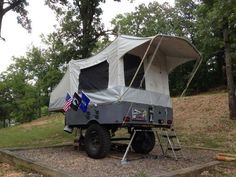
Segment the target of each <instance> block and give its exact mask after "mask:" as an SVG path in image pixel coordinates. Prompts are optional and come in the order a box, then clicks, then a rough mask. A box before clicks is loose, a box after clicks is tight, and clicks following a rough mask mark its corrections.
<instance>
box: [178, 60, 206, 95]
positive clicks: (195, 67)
mask: <svg viewBox="0 0 236 177" xmlns="http://www.w3.org/2000/svg"><path fill="white" fill-rule="evenodd" d="M201 64H202V57H201V58H200V60H199V62H196V64H195V66H194V68H193V71H192V73H191V76H190V78H189V80H188V83H187V85H186V87H185V89H184V91H183V92H182V94H181V95H180V97H183V96H184V95H185V93H186V91H187V89H188V87H189V85H190V83H191V82H192V80H193V77H194V76H195V74H196V73H197V71H198V69H199V67H200V65H201Z"/></svg>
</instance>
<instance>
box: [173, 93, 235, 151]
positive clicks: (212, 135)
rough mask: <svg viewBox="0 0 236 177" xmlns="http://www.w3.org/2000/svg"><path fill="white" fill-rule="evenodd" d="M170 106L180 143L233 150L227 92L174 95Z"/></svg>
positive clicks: (233, 123)
mask: <svg viewBox="0 0 236 177" xmlns="http://www.w3.org/2000/svg"><path fill="white" fill-rule="evenodd" d="M173 107H174V119H175V120H174V123H175V128H176V130H177V131H178V133H179V135H181V141H182V143H184V144H187V145H190V146H204V147H210V148H220V149H227V150H229V151H234V152H236V121H233V120H230V119H229V112H228V98H227V93H225V92H220V93H212V94H203V95H198V96H189V97H183V98H174V99H173Z"/></svg>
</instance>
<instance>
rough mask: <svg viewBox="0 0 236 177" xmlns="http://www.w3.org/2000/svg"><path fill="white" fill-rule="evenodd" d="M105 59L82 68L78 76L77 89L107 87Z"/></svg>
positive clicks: (100, 88) (107, 65)
mask: <svg viewBox="0 0 236 177" xmlns="http://www.w3.org/2000/svg"><path fill="white" fill-rule="evenodd" d="M108 68H109V64H108V63H107V61H104V62H102V63H99V64H97V65H95V66H92V67H89V68H85V69H82V70H81V71H80V76H79V90H94V91H95V90H103V89H106V88H107V87H108Z"/></svg>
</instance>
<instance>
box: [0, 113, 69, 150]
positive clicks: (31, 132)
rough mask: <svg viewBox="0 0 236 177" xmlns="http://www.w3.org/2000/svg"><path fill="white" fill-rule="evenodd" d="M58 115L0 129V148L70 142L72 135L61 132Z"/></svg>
mask: <svg viewBox="0 0 236 177" xmlns="http://www.w3.org/2000/svg"><path fill="white" fill-rule="evenodd" d="M63 125H64V118H63V116H62V115H60V114H53V115H51V116H47V117H43V118H41V119H38V120H36V121H33V122H31V123H26V124H22V125H17V126H14V127H9V128H5V129H0V139H1V141H0V148H3V147H22V146H24V147H26V146H32V147H35V146H47V145H54V144H61V143H65V142H72V140H73V135H71V134H68V133H65V132H64V131H63Z"/></svg>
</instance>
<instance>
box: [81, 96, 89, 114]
mask: <svg viewBox="0 0 236 177" xmlns="http://www.w3.org/2000/svg"><path fill="white" fill-rule="evenodd" d="M81 97H82V98H81V99H82V100H81V103H80V106H79V108H80V109H81V110H82V111H83V112H87V108H88V104H89V102H90V99H89V97H88V96H87V95H85V94H84V93H83V92H82V96H81Z"/></svg>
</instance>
